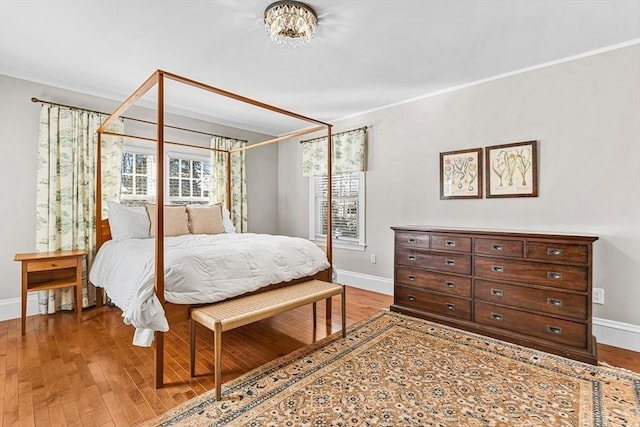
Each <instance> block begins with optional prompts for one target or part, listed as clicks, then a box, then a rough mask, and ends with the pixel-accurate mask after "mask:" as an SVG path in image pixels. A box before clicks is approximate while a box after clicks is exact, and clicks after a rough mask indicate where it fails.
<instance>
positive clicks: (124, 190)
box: [120, 151, 156, 205]
mask: <svg viewBox="0 0 640 427" xmlns="http://www.w3.org/2000/svg"><path fill="white" fill-rule="evenodd" d="M121 173H122V186H121V187H120V200H121V201H122V203H123V204H126V205H139V204H142V203H144V202H148V201H151V200H153V199H154V198H155V185H154V184H155V173H156V168H155V156H154V155H153V154H148V153H144V152H141V151H125V152H124V153H123V154H122V172H121Z"/></svg>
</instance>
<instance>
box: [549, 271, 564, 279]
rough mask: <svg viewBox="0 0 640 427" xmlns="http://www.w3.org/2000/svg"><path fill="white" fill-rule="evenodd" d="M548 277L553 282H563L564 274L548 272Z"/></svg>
mask: <svg viewBox="0 0 640 427" xmlns="http://www.w3.org/2000/svg"><path fill="white" fill-rule="evenodd" d="M547 277H548V278H549V279H553V280H562V273H558V272H555V271H547Z"/></svg>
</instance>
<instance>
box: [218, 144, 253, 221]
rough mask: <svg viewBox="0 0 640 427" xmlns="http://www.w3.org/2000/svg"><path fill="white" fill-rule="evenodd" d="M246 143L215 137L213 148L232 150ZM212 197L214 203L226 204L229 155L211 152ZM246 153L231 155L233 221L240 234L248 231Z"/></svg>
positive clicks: (240, 152) (239, 152)
mask: <svg viewBox="0 0 640 427" xmlns="http://www.w3.org/2000/svg"><path fill="white" fill-rule="evenodd" d="M246 144H247V143H246V141H240V140H237V139H232V138H224V137H221V136H214V137H212V138H211V148H217V149H219V150H231V149H234V148H241V147H244V146H245V145H246ZM211 153H212V154H211V195H212V197H213V198H215V199H216V200H212V202H213V203H222V204H223V205H224V204H225V203H226V195H227V153H224V152H219V151H212V152H211ZM245 158H246V156H245V151H238V152H235V153H232V154H231V209H230V212H231V220H232V221H233V226H234V227H235V228H236V230H237V231H238V232H245V231H247V177H246V168H245Z"/></svg>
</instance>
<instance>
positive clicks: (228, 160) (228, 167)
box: [225, 151, 244, 232]
mask: <svg viewBox="0 0 640 427" xmlns="http://www.w3.org/2000/svg"><path fill="white" fill-rule="evenodd" d="M225 205H226V206H227V210H228V211H229V212H231V151H227V197H226V198H225ZM240 224H242V218H241V219H240ZM240 231H241V232H242V231H244V230H240Z"/></svg>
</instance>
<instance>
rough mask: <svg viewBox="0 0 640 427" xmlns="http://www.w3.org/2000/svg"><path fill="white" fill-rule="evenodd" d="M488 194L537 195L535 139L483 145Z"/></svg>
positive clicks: (510, 195)
mask: <svg viewBox="0 0 640 427" xmlns="http://www.w3.org/2000/svg"><path fill="white" fill-rule="evenodd" d="M485 161H486V165H485V170H486V177H487V189H486V193H487V198H498V197H538V141H524V142H516V143H513V144H502V145H493V146H490V147H486V148H485Z"/></svg>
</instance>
